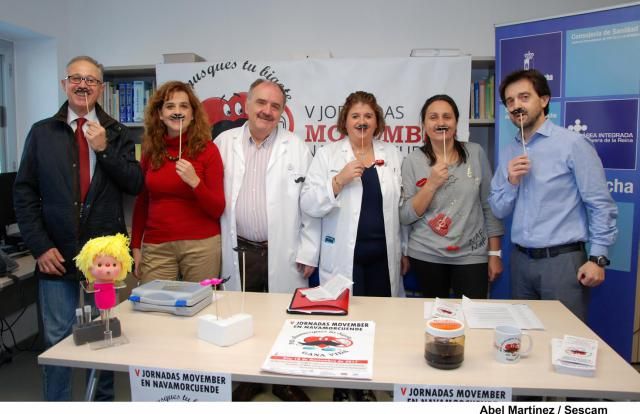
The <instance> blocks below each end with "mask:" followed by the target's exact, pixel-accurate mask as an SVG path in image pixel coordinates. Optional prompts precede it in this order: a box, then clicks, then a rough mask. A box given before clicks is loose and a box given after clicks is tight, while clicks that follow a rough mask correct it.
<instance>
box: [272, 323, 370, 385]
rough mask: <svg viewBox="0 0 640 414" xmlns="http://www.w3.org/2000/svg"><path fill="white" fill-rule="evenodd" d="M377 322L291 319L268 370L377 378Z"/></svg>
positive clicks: (274, 348)
mask: <svg viewBox="0 0 640 414" xmlns="http://www.w3.org/2000/svg"><path fill="white" fill-rule="evenodd" d="M374 334H375V322H373V321H336V320H308V319H307V320H300V319H287V320H286V321H285V322H284V325H283V326H282V329H281V330H280V334H279V335H278V338H277V339H276V341H275V343H274V344H273V347H272V348H271V351H270V352H269V355H267V358H266V359H265V361H264V364H262V369H263V370H264V371H270V372H276V373H278V374H290V375H305V376H313V377H332V378H349V379H371V378H372V377H373V339H374Z"/></svg>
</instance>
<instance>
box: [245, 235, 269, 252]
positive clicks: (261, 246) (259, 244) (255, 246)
mask: <svg viewBox="0 0 640 414" xmlns="http://www.w3.org/2000/svg"><path fill="white" fill-rule="evenodd" d="M240 243H242V244H244V245H245V246H247V247H251V248H253V249H256V250H265V249H267V248H268V247H269V242H268V241H263V242H256V241H253V240H247V239H245V238H242V237H240V236H238V244H240Z"/></svg>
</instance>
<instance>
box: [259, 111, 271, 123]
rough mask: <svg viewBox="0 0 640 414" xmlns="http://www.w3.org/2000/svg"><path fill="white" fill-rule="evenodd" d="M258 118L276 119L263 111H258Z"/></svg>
mask: <svg viewBox="0 0 640 414" xmlns="http://www.w3.org/2000/svg"><path fill="white" fill-rule="evenodd" d="M258 118H260V119H264V120H265V121H273V120H274V119H275V118H274V117H272V116H271V115H267V114H263V113H262V112H260V113H258Z"/></svg>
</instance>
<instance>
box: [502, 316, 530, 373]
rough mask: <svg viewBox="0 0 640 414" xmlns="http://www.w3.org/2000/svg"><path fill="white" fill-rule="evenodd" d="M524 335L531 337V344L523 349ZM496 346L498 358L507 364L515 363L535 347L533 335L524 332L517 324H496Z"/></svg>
mask: <svg viewBox="0 0 640 414" xmlns="http://www.w3.org/2000/svg"><path fill="white" fill-rule="evenodd" d="M522 337H526V338H528V339H529V346H528V347H527V349H526V350H522ZM493 344H494V348H495V350H496V360H497V361H498V362H502V363H505V364H515V363H516V362H518V361H519V360H520V357H521V356H522V357H524V356H527V355H529V353H530V352H531V349H532V348H533V340H532V339H531V336H529V335H527V334H526V333H522V330H521V329H520V328H517V327H515V326H508V325H503V326H496V332H495V339H494V343H493Z"/></svg>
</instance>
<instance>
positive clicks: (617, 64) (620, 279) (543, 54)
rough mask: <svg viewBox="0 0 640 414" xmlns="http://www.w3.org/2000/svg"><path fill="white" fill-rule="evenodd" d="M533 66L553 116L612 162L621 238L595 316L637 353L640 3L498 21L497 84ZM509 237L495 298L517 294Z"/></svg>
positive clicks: (502, 129) (504, 120)
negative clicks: (544, 80)
mask: <svg viewBox="0 0 640 414" xmlns="http://www.w3.org/2000/svg"><path fill="white" fill-rule="evenodd" d="M527 68H530V69H537V70H539V71H540V72H542V73H543V74H544V75H545V77H546V78H547V80H548V81H549V85H550V87H551V91H552V99H551V104H550V113H549V119H551V120H552V121H553V122H554V123H556V124H558V125H560V126H563V127H565V128H569V129H572V130H575V131H577V132H580V133H582V134H584V135H585V136H587V137H588V138H590V139H591V140H592V141H593V143H594V145H595V147H596V149H597V151H598V154H599V155H600V158H601V159H602V163H603V165H604V167H605V170H606V176H607V184H608V186H609V191H611V195H612V196H613V199H614V200H615V201H616V203H617V205H618V209H619V215H618V239H617V242H616V244H615V245H614V246H613V247H612V248H610V250H609V258H610V259H611V265H610V266H609V267H608V268H607V270H606V279H605V282H604V283H603V284H602V285H600V286H598V287H597V288H594V289H593V291H592V300H591V305H590V308H589V320H588V323H589V326H590V327H591V328H592V329H593V330H594V331H595V332H596V333H597V334H598V335H599V336H600V337H602V338H603V339H604V340H605V341H606V342H607V343H608V344H609V345H610V346H611V347H612V348H614V349H615V350H616V351H617V352H618V353H619V354H620V355H622V357H623V358H625V359H626V360H628V361H630V360H631V353H632V345H633V329H634V309H635V301H636V283H637V274H638V231H639V227H640V225H639V224H638V223H639V222H640V199H639V197H638V194H637V193H638V185H639V182H640V171H639V169H638V158H639V157H640V151H639V149H638V134H639V132H640V129H639V122H638V118H639V109H638V108H639V106H640V105H638V102H639V100H640V3H633V4H629V5H625V6H621V7H617V8H611V9H606V10H595V11H591V12H585V13H580V14H576V15H570V16H561V17H554V18H549V19H544V20H538V21H531V22H524V23H515V24H506V25H501V26H497V27H496V71H497V73H496V91H497V90H498V86H497V85H498V80H502V79H503V78H504V77H505V76H506V75H507V74H509V73H510V72H512V71H514V70H518V69H527ZM496 108H500V109H499V111H496V146H495V147H496V157H495V159H496V163H497V160H498V159H499V157H500V150H501V149H502V148H504V146H505V145H506V144H508V143H509V142H510V141H511V140H512V139H513V137H514V136H515V135H516V133H517V130H516V128H515V126H513V124H512V123H511V121H510V120H509V119H508V117H507V114H506V111H505V108H504V106H503V105H502V103H501V102H500V96H499V94H498V93H496ZM508 221H509V222H508V223H506V224H507V225H508V226H509V227H510V220H508ZM507 234H510V229H509V230H508V233H507ZM509 239H510V237H508V236H507V237H505V240H504V243H503V250H504V251H506V252H505V253H506V254H504V255H503V257H504V258H505V273H504V274H503V276H502V278H500V280H498V281H497V282H496V283H494V286H493V287H492V291H491V296H492V297H494V298H508V297H510V296H511V286H510V277H509V264H508V260H509V254H508V251H509V250H510V242H509ZM549 277H553V275H549Z"/></svg>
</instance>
